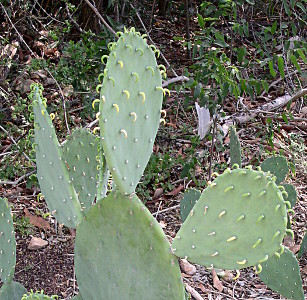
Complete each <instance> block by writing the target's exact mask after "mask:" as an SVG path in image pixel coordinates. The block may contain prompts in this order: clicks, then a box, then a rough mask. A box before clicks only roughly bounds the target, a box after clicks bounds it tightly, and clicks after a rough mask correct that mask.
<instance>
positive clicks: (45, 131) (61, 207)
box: [29, 85, 83, 228]
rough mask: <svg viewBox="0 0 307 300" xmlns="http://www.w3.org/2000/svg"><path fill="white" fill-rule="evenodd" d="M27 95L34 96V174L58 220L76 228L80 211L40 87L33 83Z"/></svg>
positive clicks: (80, 217) (79, 218)
mask: <svg viewBox="0 0 307 300" xmlns="http://www.w3.org/2000/svg"><path fill="white" fill-rule="evenodd" d="M31 88H32V93H31V94H30V96H29V97H30V98H32V99H33V101H32V105H33V111H34V116H35V119H34V120H35V122H34V132H35V144H34V147H35V150H36V163H37V178H38V181H39V185H40V188H41V190H42V193H43V194H44V196H45V199H46V202H47V204H48V207H49V210H50V211H51V213H52V214H53V215H54V216H55V217H56V218H57V220H58V221H59V222H60V223H63V224H64V225H65V226H67V227H71V228H76V226H77V224H78V223H79V222H80V220H81V219H82V216H83V213H82V208H81V205H80V202H79V200H78V196H77V193H76V191H75V189H74V186H73V184H72V181H71V180H70V178H69V175H68V171H67V167H66V165H65V162H64V161H63V160H62V151H61V149H60V145H59V142H58V139H57V137H56V134H55V130H54V127H53V124H52V121H51V118H50V116H49V114H48V112H47V110H46V102H45V101H44V100H43V97H42V88H41V87H39V86H38V85H33V86H32V87H31Z"/></svg>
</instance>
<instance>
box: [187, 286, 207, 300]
mask: <svg viewBox="0 0 307 300" xmlns="http://www.w3.org/2000/svg"><path fill="white" fill-rule="evenodd" d="M185 289H186V290H187V292H188V293H190V294H191V296H192V297H193V298H194V299H195V300H204V298H203V297H202V296H201V295H200V294H199V293H198V292H197V291H196V290H194V289H193V288H192V287H191V286H189V285H188V284H187V283H186V284H185Z"/></svg>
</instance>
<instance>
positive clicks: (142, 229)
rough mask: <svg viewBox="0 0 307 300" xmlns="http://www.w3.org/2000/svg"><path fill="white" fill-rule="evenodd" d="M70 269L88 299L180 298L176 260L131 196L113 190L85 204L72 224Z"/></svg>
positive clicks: (155, 224) (152, 220)
mask: <svg viewBox="0 0 307 300" xmlns="http://www.w3.org/2000/svg"><path fill="white" fill-rule="evenodd" d="M75 270H76V276H77V279H78V284H79V289H80V292H81V294H82V297H83V298H84V299H87V300H100V299H116V300H121V299H122V300H129V299H131V300H132V299H133V300H134V299H169V300H172V299H174V300H183V299H184V288H183V284H182V281H181V273H180V269H179V266H178V261H177V259H176V257H175V256H174V255H173V254H172V252H171V249H170V244H169V242H168V240H167V238H166V236H165V234H164V233H163V230H162V229H161V226H160V225H159V223H158V222H157V221H156V219H155V218H154V217H153V216H152V215H151V214H150V212H149V211H148V210H147V208H146V207H145V206H144V205H143V204H142V202H141V201H140V200H139V199H138V198H137V197H136V196H132V195H131V196H123V195H121V194H120V193H119V192H115V193H114V192H112V193H110V194H109V195H108V196H107V197H106V198H104V199H103V200H102V201H99V202H98V203H97V204H96V205H95V206H93V207H91V208H90V209H89V211H88V212H87V214H86V217H85V219H84V220H82V222H81V223H80V224H79V226H78V228H77V234H76V242H75Z"/></svg>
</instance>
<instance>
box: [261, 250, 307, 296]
mask: <svg viewBox="0 0 307 300" xmlns="http://www.w3.org/2000/svg"><path fill="white" fill-rule="evenodd" d="M259 276H260V278H261V280H262V281H263V282H264V283H265V284H266V285H267V286H268V287H269V288H270V289H271V290H273V291H275V292H277V293H279V294H280V295H282V296H284V297H286V298H287V299H293V300H304V291H303V285H302V279H301V276H300V268H299V265H298V262H297V260H296V258H295V256H294V255H293V253H292V252H291V251H290V250H289V249H288V248H286V247H285V251H284V253H282V254H281V255H280V256H279V255H278V256H275V255H273V256H272V257H271V258H270V259H268V260H267V261H266V262H264V263H263V264H262V272H261V273H260V274H259Z"/></svg>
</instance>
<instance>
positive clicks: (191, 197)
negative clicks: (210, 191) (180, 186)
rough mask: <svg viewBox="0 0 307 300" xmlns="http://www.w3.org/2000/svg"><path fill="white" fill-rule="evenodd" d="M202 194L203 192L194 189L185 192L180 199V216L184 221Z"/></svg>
mask: <svg viewBox="0 0 307 300" xmlns="http://www.w3.org/2000/svg"><path fill="white" fill-rule="evenodd" d="M200 195H201V192H200V191H198V190H194V189H190V190H188V191H187V192H185V193H184V196H183V199H182V200H181V201H180V217H181V220H182V222H184V221H185V219H186V218H187V216H188V215H189V213H190V211H191V210H192V208H193V206H194V205H195V203H196V202H197V200H198V199H199V197H200Z"/></svg>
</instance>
